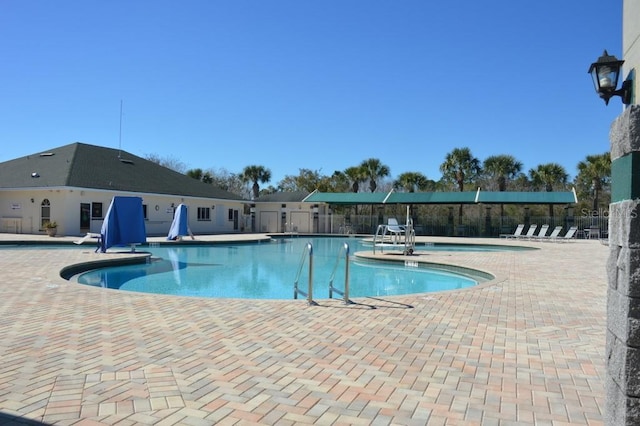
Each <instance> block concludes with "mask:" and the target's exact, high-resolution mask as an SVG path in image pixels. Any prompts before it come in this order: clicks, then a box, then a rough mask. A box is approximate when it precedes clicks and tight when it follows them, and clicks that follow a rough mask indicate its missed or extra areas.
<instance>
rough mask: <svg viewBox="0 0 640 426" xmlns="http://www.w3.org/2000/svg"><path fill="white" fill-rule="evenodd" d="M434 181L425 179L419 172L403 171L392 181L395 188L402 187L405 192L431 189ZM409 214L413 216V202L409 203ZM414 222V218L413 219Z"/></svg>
mask: <svg viewBox="0 0 640 426" xmlns="http://www.w3.org/2000/svg"><path fill="white" fill-rule="evenodd" d="M435 185H436V183H435V182H434V181H432V180H430V179H427V177H426V176H425V175H423V174H422V173H419V172H405V173H402V174H401V175H400V176H398V179H396V180H395V181H394V182H393V187H394V188H395V189H402V190H405V191H407V192H416V189H417V190H419V191H425V190H427V189H431V190H433V189H434V187H435ZM409 215H410V216H411V217H412V218H413V204H410V205H409ZM414 222H415V220H414Z"/></svg>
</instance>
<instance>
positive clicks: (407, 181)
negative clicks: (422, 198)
mask: <svg viewBox="0 0 640 426" xmlns="http://www.w3.org/2000/svg"><path fill="white" fill-rule="evenodd" d="M433 186H435V182H434V181H432V180H429V179H427V177H426V176H425V175H423V174H422V173H419V172H405V173H402V174H401V175H400V176H398V179H396V180H395V181H394V182H393V187H394V188H396V189H403V190H405V191H407V192H416V189H417V190H419V191H424V190H426V189H427V188H429V187H433Z"/></svg>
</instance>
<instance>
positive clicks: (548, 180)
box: [529, 163, 569, 218]
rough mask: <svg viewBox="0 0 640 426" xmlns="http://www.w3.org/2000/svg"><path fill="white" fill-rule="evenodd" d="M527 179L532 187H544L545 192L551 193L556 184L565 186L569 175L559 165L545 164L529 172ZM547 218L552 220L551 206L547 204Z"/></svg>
mask: <svg viewBox="0 0 640 426" xmlns="http://www.w3.org/2000/svg"><path fill="white" fill-rule="evenodd" d="M529 177H530V178H531V182H532V183H533V185H534V186H537V187H544V189H545V190H546V191H548V192H551V191H553V187H554V186H557V185H558V184H560V185H566V183H567V179H568V178H569V175H568V174H567V172H566V170H565V169H564V167H562V166H561V165H560V164H558V163H547V164H540V165H538V167H537V168H535V169H531V170H529ZM549 217H551V218H553V204H549Z"/></svg>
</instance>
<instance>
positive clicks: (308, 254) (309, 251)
mask: <svg viewBox="0 0 640 426" xmlns="http://www.w3.org/2000/svg"><path fill="white" fill-rule="evenodd" d="M307 258H308V259H309V286H308V288H307V291H306V292H304V291H302V290H300V289H299V288H298V282H299V281H300V274H301V273H302V267H303V266H304V262H305V260H307ZM298 294H301V295H303V296H306V298H307V303H308V304H309V305H317V303H316V302H314V301H313V244H311V243H307V245H306V246H305V248H304V250H303V251H302V257H301V258H300V266H299V267H298V273H297V274H296V279H295V281H294V283H293V298H294V299H297V298H298Z"/></svg>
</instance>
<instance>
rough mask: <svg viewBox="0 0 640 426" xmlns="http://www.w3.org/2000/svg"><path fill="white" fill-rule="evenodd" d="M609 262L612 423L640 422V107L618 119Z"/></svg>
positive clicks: (608, 411)
mask: <svg viewBox="0 0 640 426" xmlns="http://www.w3.org/2000/svg"><path fill="white" fill-rule="evenodd" d="M610 142H611V161H612V162H611V205H610V211H609V248H610V252H609V259H608V261H607V280H608V287H607V332H606V333H607V338H606V355H605V356H606V367H607V370H606V380H605V387H606V403H605V415H604V421H605V424H606V425H610V426H614V425H615V426H623V425H629V426H631V425H638V424H640V106H638V105H634V106H630V107H628V108H627V109H625V111H624V112H623V113H622V114H621V115H620V116H619V117H618V118H617V119H616V120H615V121H614V122H613V124H612V125H611V131H610Z"/></svg>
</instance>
